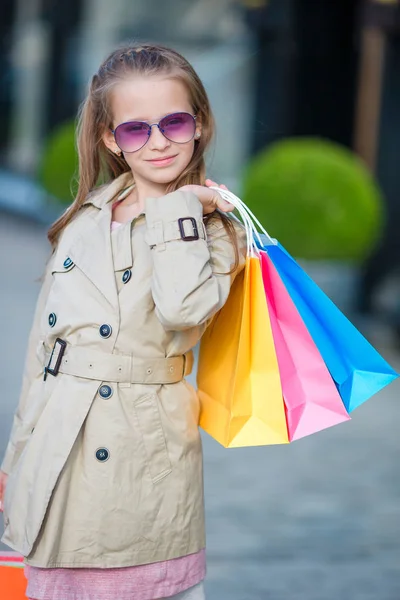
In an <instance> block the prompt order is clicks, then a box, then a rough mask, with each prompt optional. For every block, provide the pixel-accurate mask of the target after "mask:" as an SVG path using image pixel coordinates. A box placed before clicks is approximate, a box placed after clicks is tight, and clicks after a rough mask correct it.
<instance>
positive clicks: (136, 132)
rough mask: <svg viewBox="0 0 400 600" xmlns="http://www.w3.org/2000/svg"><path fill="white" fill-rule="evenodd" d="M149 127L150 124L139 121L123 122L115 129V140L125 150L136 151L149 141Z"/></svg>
mask: <svg viewBox="0 0 400 600" xmlns="http://www.w3.org/2000/svg"><path fill="white" fill-rule="evenodd" d="M149 129H150V127H149V125H147V124H146V123H140V122H139V121H138V122H135V121H131V122H130V123H122V124H121V125H118V127H117V129H116V130H115V133H114V136H115V141H116V142H117V144H118V146H119V147H120V149H121V150H122V151H123V152H135V151H136V150H140V148H141V147H142V146H144V145H145V143H146V142H147V140H148V137H149Z"/></svg>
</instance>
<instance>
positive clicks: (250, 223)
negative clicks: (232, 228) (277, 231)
mask: <svg viewBox="0 0 400 600" xmlns="http://www.w3.org/2000/svg"><path fill="white" fill-rule="evenodd" d="M210 189H212V190H215V191H217V192H218V193H219V194H220V195H221V196H222V198H223V199H224V200H227V201H228V202H230V203H231V204H233V206H234V207H235V208H236V209H237V211H238V213H239V215H240V217H241V219H242V221H243V224H244V226H245V230H246V238H247V254H248V255H250V256H254V253H255V254H256V255H257V256H259V250H258V248H257V245H256V243H255V241H254V240H255V239H257V240H258V242H259V244H260V246H264V243H263V241H262V240H261V237H260V234H259V232H258V230H257V226H258V227H259V229H260V230H261V232H262V233H263V234H264V235H265V237H266V238H267V240H268V243H269V244H270V245H272V246H276V245H277V243H278V242H277V240H276V239H274V238H272V237H271V236H270V235H269V234H268V232H267V231H266V229H264V227H263V226H262V224H261V223H260V221H259V220H258V219H257V217H256V216H255V215H254V214H253V213H252V212H251V210H250V209H249V207H248V206H247V205H246V204H245V203H244V202H243V200H241V199H240V198H239V197H238V196H235V194H234V193H233V192H230V191H228V190H224V189H222V188H219V187H216V186H210ZM232 216H233V217H234V218H235V219H237V217H236V216H235V215H232Z"/></svg>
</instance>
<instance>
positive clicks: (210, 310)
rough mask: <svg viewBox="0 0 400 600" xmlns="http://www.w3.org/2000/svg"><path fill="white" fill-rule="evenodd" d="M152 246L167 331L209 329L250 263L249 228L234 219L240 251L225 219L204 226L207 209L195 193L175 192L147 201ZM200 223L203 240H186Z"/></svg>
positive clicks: (155, 290) (155, 291)
mask: <svg viewBox="0 0 400 600" xmlns="http://www.w3.org/2000/svg"><path fill="white" fill-rule="evenodd" d="M145 211H146V225H147V231H146V241H147V242H148V244H149V245H150V248H151V252H152V256H153V274H152V295H153V300H154V304H155V311H156V315H157V317H158V319H159V320H160V322H161V323H162V325H163V326H164V328H165V329H166V330H167V331H181V330H185V329H189V328H192V327H196V326H198V325H203V324H205V326H207V324H208V323H209V322H210V320H211V319H212V317H213V316H214V315H215V314H216V313H217V312H218V311H219V310H220V309H221V308H222V307H223V305H224V304H225V302H226V301H227V299H228V295H229V291H230V287H231V285H232V283H233V281H234V279H235V277H236V275H237V274H238V273H239V272H240V271H241V270H242V269H243V267H244V265H245V260H246V236H245V230H244V227H243V226H242V225H241V224H240V223H238V222H237V221H235V220H233V219H232V223H233V225H234V227H235V231H236V234H237V242H238V244H237V250H238V257H239V265H238V268H237V269H236V270H235V271H234V273H233V274H228V275H227V274H226V273H228V272H229V271H230V270H231V269H232V268H233V266H234V263H235V248H234V245H233V244H232V241H231V238H230V237H229V235H228V233H227V231H226V230H225V227H224V225H223V223H222V221H221V220H220V219H215V218H214V219H210V221H209V224H208V225H207V228H205V226H204V223H203V206H202V204H201V202H200V200H199V199H198V198H197V196H196V195H195V194H194V193H193V192H189V191H180V190H177V191H175V192H171V193H169V194H166V195H165V196H161V197H158V198H147V199H146V207H145ZM178 219H185V220H184V221H183V223H181V226H183V227H184V235H185V236H191V235H193V232H194V227H193V226H194V224H195V225H196V227H197V230H198V234H199V236H200V238H199V239H196V240H190V241H185V240H183V239H182V237H181V232H180V229H179V223H178Z"/></svg>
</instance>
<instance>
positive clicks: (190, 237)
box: [178, 217, 200, 242]
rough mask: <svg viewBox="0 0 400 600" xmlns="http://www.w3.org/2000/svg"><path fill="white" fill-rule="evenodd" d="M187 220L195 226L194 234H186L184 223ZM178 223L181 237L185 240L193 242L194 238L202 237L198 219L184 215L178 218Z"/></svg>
mask: <svg viewBox="0 0 400 600" xmlns="http://www.w3.org/2000/svg"><path fill="white" fill-rule="evenodd" d="M185 221H190V222H191V224H192V227H193V235H186V234H185V228H184V225H183V224H184V222H185ZM178 225H179V231H180V233H181V238H182V239H183V241H184V242H191V241H193V240H198V239H200V236H199V230H198V229H197V222H196V219H194V218H193V217H183V218H182V219H178Z"/></svg>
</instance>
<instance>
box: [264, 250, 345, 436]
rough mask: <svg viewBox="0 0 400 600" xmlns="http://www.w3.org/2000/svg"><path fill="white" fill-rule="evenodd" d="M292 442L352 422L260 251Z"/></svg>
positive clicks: (313, 345)
mask: <svg viewBox="0 0 400 600" xmlns="http://www.w3.org/2000/svg"><path fill="white" fill-rule="evenodd" d="M261 265H262V274H263V282H264V288H265V293H266V298H267V303H268V309H269V314H270V319H271V327H272V334H273V338H274V342H275V350H276V355H277V359H278V365H279V372H280V377H281V384H282V392H283V398H284V403H285V412H286V420H287V427H288V432H289V440H290V441H294V440H297V439H299V438H302V437H305V436H307V435H310V434H312V433H315V432H317V431H321V430H322V429H326V428H328V427H332V426H333V425H337V424H338V423H341V422H343V421H348V420H350V417H349V415H348V412H347V411H346V409H345V407H344V404H343V402H342V399H341V397H340V395H339V392H338V390H337V388H336V385H335V383H334V381H333V379H332V377H331V375H330V373H329V371H328V369H327V367H326V365H325V363H324V360H323V358H322V356H321V355H320V353H319V351H318V349H317V346H316V345H315V343H314V341H313V339H312V337H311V335H310V334H309V332H308V330H307V327H306V326H305V324H304V322H303V320H302V318H301V316H300V314H299V312H298V310H297V309H296V307H295V305H294V303H293V301H292V299H291V298H290V296H289V293H288V291H287V290H286V287H285V285H284V283H283V282H282V280H281V278H280V276H279V274H278V271H277V270H276V269H275V267H274V265H273V263H272V261H271V260H270V258H269V257H268V255H267V254H266V253H265V252H261Z"/></svg>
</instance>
